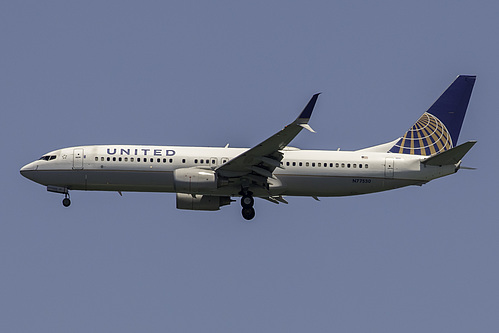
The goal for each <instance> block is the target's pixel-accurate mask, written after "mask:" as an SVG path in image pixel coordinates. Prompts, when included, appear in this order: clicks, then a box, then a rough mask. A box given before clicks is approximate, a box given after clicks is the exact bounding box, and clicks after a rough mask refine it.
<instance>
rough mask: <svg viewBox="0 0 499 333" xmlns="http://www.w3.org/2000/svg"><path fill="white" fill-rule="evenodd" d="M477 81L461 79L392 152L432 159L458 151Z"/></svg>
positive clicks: (469, 77) (473, 78)
mask: <svg viewBox="0 0 499 333" xmlns="http://www.w3.org/2000/svg"><path fill="white" fill-rule="evenodd" d="M475 80H476V76H474V75H459V76H458V77H457V78H456V79H455V80H454V82H452V84H451V85H450V86H449V88H447V90H445V91H444V93H443V94H442V95H441V96H440V97H439V98H438V99H437V100H436V101H435V103H433V105H432V106H431V107H430V108H429V109H428V111H426V112H425V113H424V114H423V115H422V116H421V117H420V118H419V119H418V121H417V122H416V123H415V124H414V125H413V126H412V127H411V128H410V129H409V130H408V131H407V132H406V133H405V134H404V136H403V137H402V138H400V140H399V141H397V143H396V144H395V145H394V146H393V147H392V148H391V149H390V150H389V151H390V152H392V153H399V154H411V155H424V156H429V155H434V154H437V153H440V152H443V151H446V150H449V149H451V148H453V147H455V146H456V145H457V140H458V138H459V133H460V132H461V127H462V125H463V121H464V116H465V114H466V109H467V108H468V103H469V101H470V97H471V92H472V90H473V85H474V84H475Z"/></svg>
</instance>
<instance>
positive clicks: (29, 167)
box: [19, 162, 38, 180]
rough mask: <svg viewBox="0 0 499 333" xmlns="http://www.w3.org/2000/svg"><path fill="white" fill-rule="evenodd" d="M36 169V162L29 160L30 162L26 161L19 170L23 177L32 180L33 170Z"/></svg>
mask: <svg viewBox="0 0 499 333" xmlns="http://www.w3.org/2000/svg"><path fill="white" fill-rule="evenodd" d="M37 169H38V165H37V163H36V162H31V163H28V164H26V165H25V166H23V167H22V168H21V170H19V172H20V173H21V175H23V176H24V177H26V178H28V179H31V180H33V176H34V174H35V172H36V170H37Z"/></svg>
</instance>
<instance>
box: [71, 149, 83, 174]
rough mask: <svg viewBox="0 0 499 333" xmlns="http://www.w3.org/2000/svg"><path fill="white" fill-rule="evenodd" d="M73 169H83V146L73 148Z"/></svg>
mask: <svg viewBox="0 0 499 333" xmlns="http://www.w3.org/2000/svg"><path fill="white" fill-rule="evenodd" d="M73 169H74V170H82V169H83V148H75V149H74V150H73Z"/></svg>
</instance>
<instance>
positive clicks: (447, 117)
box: [20, 75, 476, 220]
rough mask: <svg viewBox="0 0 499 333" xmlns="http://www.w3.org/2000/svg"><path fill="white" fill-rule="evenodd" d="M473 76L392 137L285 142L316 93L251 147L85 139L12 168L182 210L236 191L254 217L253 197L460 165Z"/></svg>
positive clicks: (417, 178) (405, 180)
mask: <svg viewBox="0 0 499 333" xmlns="http://www.w3.org/2000/svg"><path fill="white" fill-rule="evenodd" d="M475 80H476V76H474V75H459V76H458V77H457V78H456V79H455V80H454V81H453V82H452V84H451V85H450V86H449V87H448V88H447V89H446V90H445V91H444V92H443V94H442V95H441V96H440V97H439V98H438V99H437V100H436V101H435V103H433V105H432V106H431V107H430V108H429V109H428V110H427V111H426V112H425V113H423V115H422V116H421V117H420V118H419V119H418V120H417V121H416V123H415V124H414V125H413V126H412V127H411V128H410V129H409V130H408V131H407V132H406V133H405V134H404V135H403V136H402V137H400V138H397V139H395V140H393V141H391V142H388V143H385V144H381V145H376V146H372V147H369V148H364V149H360V150H355V151H339V150H334V151H330V150H301V149H298V148H295V147H291V146H289V143H290V142H291V141H292V140H293V139H294V138H295V137H296V135H298V133H300V132H301V130H302V129H306V130H308V131H311V132H314V130H313V129H312V128H311V127H310V125H309V120H310V117H311V115H312V111H313V109H314V107H315V104H316V102H317V99H318V97H319V94H315V95H313V96H312V98H311V99H310V101H309V102H308V104H307V105H306V106H305V108H304V109H303V111H302V112H301V113H300V115H299V116H298V118H296V119H295V120H294V121H293V122H292V123H290V124H289V125H287V126H286V127H284V128H283V129H282V130H280V131H279V132H277V133H276V134H274V135H272V136H271V137H269V138H268V139H266V140H264V141H262V142H261V143H259V144H257V145H256V146H254V147H253V148H249V149H248V148H229V146H228V145H227V146H225V147H186V146H144V145H93V146H78V147H69V148H63V149H58V150H54V151H52V152H49V153H47V154H45V155H43V156H42V157H41V158H40V159H39V160H35V161H33V162H31V163H28V164H26V165H25V166H23V167H22V168H21V170H20V173H21V174H22V175H23V176H24V177H26V178H28V179H30V180H32V181H34V182H36V183H39V184H41V185H45V186H46V187H47V190H48V191H50V192H55V193H60V194H63V195H64V199H63V202H62V203H63V205H64V206H65V207H68V206H69V205H70V204H71V201H70V196H69V191H70V190H71V191H72V190H83V191H116V192H118V193H119V194H120V195H122V192H127V191H129V192H132V191H133V192H171V193H176V206H177V208H178V209H184V210H203V211H216V210H219V209H220V208H221V207H223V206H226V205H229V204H231V202H234V201H236V200H234V199H233V198H236V197H237V198H240V202H241V206H242V216H243V218H244V219H246V220H251V219H253V218H254V217H255V209H254V202H255V200H254V198H262V199H266V200H268V201H270V202H273V203H276V204H279V203H284V204H287V203H288V202H287V201H286V199H285V197H286V196H305V197H307V196H308V197H312V198H314V199H316V200H319V197H335V196H350V195H359V194H366V193H373V192H380V191H386V190H391V189H396V188H400V187H405V186H409V185H423V184H425V183H427V182H429V181H430V180H433V179H436V178H440V177H443V176H447V175H450V174H453V173H455V172H457V171H458V170H459V169H460V168H461V160H462V158H463V157H464V156H465V155H466V153H467V152H468V151H469V150H470V149H471V148H472V147H473V146H474V145H475V143H476V141H468V142H465V143H463V144H460V145H457V142H458V137H459V133H460V131H461V127H462V124H463V120H464V116H465V113H466V110H467V108H468V104H469V100H470V97H471V93H472V90H473V86H474V83H475Z"/></svg>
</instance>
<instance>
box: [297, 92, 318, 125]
mask: <svg viewBox="0 0 499 333" xmlns="http://www.w3.org/2000/svg"><path fill="white" fill-rule="evenodd" d="M320 94H321V93H318V94H315V95H314V96H312V98H311V99H310V101H309V102H308V104H307V106H305V108H304V109H303V111H302V112H301V113H300V115H299V116H298V118H297V119H296V120H297V122H298V123H305V124H306V123H308V120H309V119H310V116H311V115H312V111H313V110H314V107H315V103H316V102H317V98H318V97H319V95H320Z"/></svg>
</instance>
